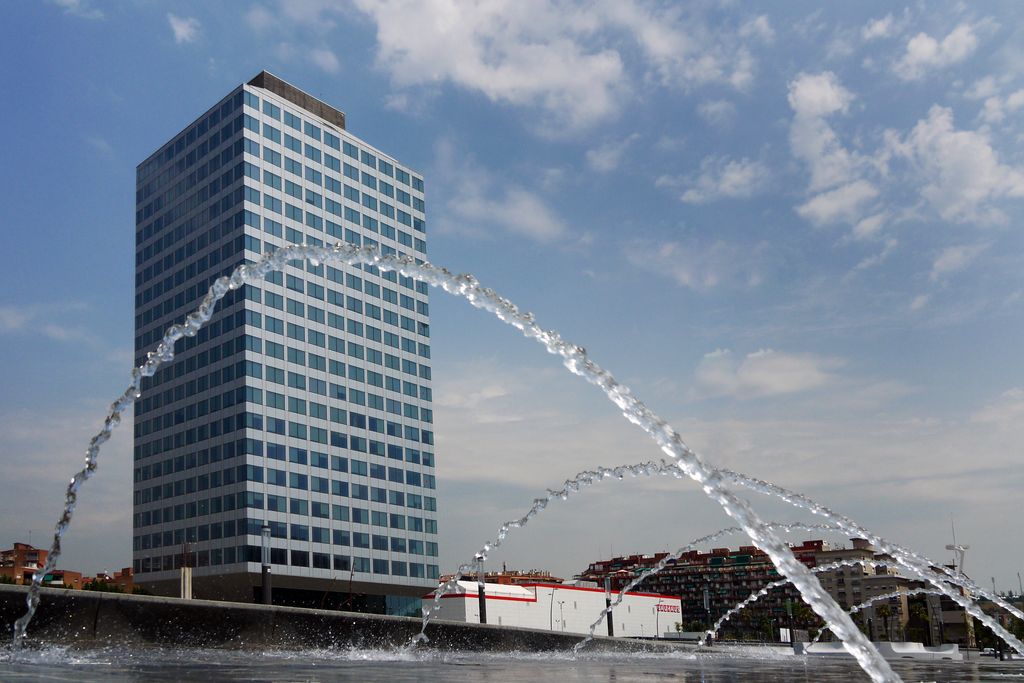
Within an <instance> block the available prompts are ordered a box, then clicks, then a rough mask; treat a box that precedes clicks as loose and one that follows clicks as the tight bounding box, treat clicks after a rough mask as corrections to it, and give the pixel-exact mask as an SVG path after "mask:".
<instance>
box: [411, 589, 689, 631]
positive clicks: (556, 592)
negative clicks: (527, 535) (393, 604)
mask: <svg viewBox="0 0 1024 683" xmlns="http://www.w3.org/2000/svg"><path fill="white" fill-rule="evenodd" d="M484 596H485V599H486V605H487V608H486V609H487V623H488V624H493V625H501V626H519V627H523V628H534V629H543V630H550V631H557V632H564V633H578V634H582V635H585V634H587V633H589V632H590V625H591V624H592V623H594V621H596V620H597V618H598V615H600V614H601V610H603V609H604V607H605V604H606V603H605V591H604V589H601V588H593V587H589V586H576V585H568V584H548V583H543V584H542V583H533V584H520V585H507V584H497V583H487V584H484ZM433 600H434V593H430V594H428V595H425V596H424V597H423V602H424V605H425V606H429V605H430V604H432V603H433ZM679 615H680V610H679V599H678V598H674V597H671V596H667V595H657V594H654V593H626V595H625V597H624V598H623V600H622V603H621V604H619V605H618V606H617V607H616V608H615V609H614V610H613V611H612V625H613V627H614V632H613V635H614V636H616V637H631V638H673V637H677V632H676V624H677V623H678V622H679V621H680V619H679ZM436 616H437V618H438V619H447V620H450V621H461V622H465V623H470V624H478V623H480V600H479V593H478V592H477V582H476V581H460V582H459V584H458V587H457V588H456V590H455V592H452V593H449V594H447V595H445V596H444V597H443V598H441V605H440V608H439V611H438V613H437V615H436ZM594 633H595V634H596V635H601V636H603V635H608V625H607V621H605V620H602V623H601V624H600V625H599V626H598V627H597V629H596V630H595V631H594Z"/></svg>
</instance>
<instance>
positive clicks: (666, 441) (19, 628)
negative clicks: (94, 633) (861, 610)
mask: <svg viewBox="0 0 1024 683" xmlns="http://www.w3.org/2000/svg"><path fill="white" fill-rule="evenodd" d="M292 260H307V261H309V262H310V263H312V264H314V265H316V264H320V263H333V264H345V265H357V264H363V265H373V266H376V267H378V268H380V269H381V270H394V271H398V272H399V273H401V274H402V275H404V276H406V277H414V278H417V279H420V280H423V281H425V282H427V283H429V284H431V285H433V286H436V287H440V288H441V289H443V290H445V291H447V292H449V293H450V294H454V295H458V296H461V297H463V298H465V299H466V300H467V301H469V303H470V304H472V305H473V306H475V307H477V308H481V309H483V310H486V311H489V312H491V313H493V314H494V315H495V316H496V317H497V318H498V319H499V320H501V321H502V322H505V323H506V324H508V325H511V326H512V327H514V328H516V329H517V330H519V331H520V332H521V333H522V334H523V335H524V336H525V337H527V338H530V339H534V340H536V341H538V342H540V343H541V344H542V345H543V346H544V347H545V349H546V350H547V351H548V352H549V353H551V354H554V355H556V356H559V357H560V358H561V359H562V363H563V365H565V367H566V368H567V369H568V370H569V371H570V372H572V373H573V374H575V375H578V376H580V377H582V378H583V379H585V380H587V381H588V382H589V383H591V384H594V385H595V386H597V387H598V388H599V389H600V390H601V391H602V392H603V393H604V394H605V395H606V396H607V398H608V399H609V400H610V401H612V403H614V404H615V405H616V406H617V407H618V408H619V410H620V411H621V413H622V415H623V416H624V417H625V418H626V419H627V420H629V421H630V422H632V423H633V424H635V425H637V426H638V427H640V428H641V429H642V430H643V431H644V432H646V433H647V435H648V436H649V437H650V438H651V439H653V440H654V441H655V443H657V444H658V446H659V447H660V448H661V450H662V451H663V452H664V453H665V454H666V455H667V456H668V457H669V458H670V459H671V461H672V462H671V464H672V465H673V466H674V467H676V468H678V470H679V471H680V472H681V473H682V474H683V475H685V476H687V477H689V478H690V479H692V480H693V481H695V482H697V484H698V485H700V486H701V488H702V489H703V491H704V493H705V494H706V495H707V496H708V497H709V498H710V499H712V500H713V501H715V502H717V503H718V504H719V505H720V506H721V507H722V509H723V510H724V511H725V513H726V514H727V515H728V516H730V517H732V518H733V519H734V520H735V521H736V522H737V523H738V526H739V528H740V529H742V531H744V532H745V533H746V534H747V535H748V536H749V537H750V539H751V541H752V542H753V543H754V544H755V545H756V546H757V547H759V548H760V549H761V550H763V551H764V552H765V553H766V554H767V555H768V556H769V558H770V559H771V560H772V562H773V563H774V564H775V566H776V568H777V569H778V571H779V572H780V573H781V574H782V575H783V576H785V577H786V579H787V580H789V581H790V582H792V583H793V585H794V586H795V587H796V588H797V589H798V590H799V591H800V594H801V596H802V597H803V599H804V601H805V602H806V603H807V604H808V605H809V606H810V608H811V609H812V610H813V611H814V612H815V613H816V614H818V616H820V617H821V618H822V619H824V621H825V623H826V624H827V625H828V627H829V628H830V629H831V630H832V632H833V633H835V634H836V635H837V636H838V637H839V638H840V639H841V640H842V641H843V644H844V646H845V647H846V649H847V650H848V651H849V652H850V653H851V654H852V655H853V656H854V657H855V658H856V660H857V662H858V663H859V664H860V666H861V668H862V669H863V670H864V671H865V672H866V673H867V674H868V675H869V676H870V677H871V678H872V680H875V681H899V680H901V679H900V678H899V676H897V674H896V673H895V672H894V671H893V670H892V668H891V667H890V666H889V664H888V663H887V662H886V661H885V660H884V659H882V657H881V656H880V655H879V653H878V651H877V650H876V649H875V648H874V646H873V645H872V644H871V643H870V641H868V639H867V638H866V637H865V636H864V634H863V633H861V631H860V630H859V629H858V628H857V627H856V625H855V624H854V623H853V621H852V619H851V618H850V616H849V615H848V614H847V613H846V612H845V611H844V610H843V609H841V608H840V607H839V605H838V604H836V602H835V601H834V600H833V599H832V598H831V597H830V596H829V594H828V593H827V592H826V591H825V590H824V589H822V587H821V585H820V583H819V582H818V581H817V579H816V578H815V576H814V575H813V573H812V572H811V571H810V570H809V569H808V568H807V567H806V566H805V565H804V564H803V563H801V562H800V561H798V560H797V559H796V558H795V557H794V555H793V553H792V551H791V550H790V548H789V546H788V544H786V543H785V542H784V541H783V540H782V539H781V538H780V536H779V535H778V533H777V529H775V528H773V525H771V524H767V523H765V522H764V521H763V520H761V518H760V517H759V516H758V515H757V513H756V512H755V511H754V510H753V508H752V507H751V505H750V503H749V501H747V500H746V499H744V498H741V497H739V496H738V495H737V494H736V493H735V492H734V491H733V489H732V488H730V487H729V486H728V484H730V483H731V484H733V485H736V486H741V487H744V488H748V489H751V490H754V491H756V492H759V493H763V494H768V495H773V496H775V497H778V498H780V499H782V500H785V501H787V502H790V503H791V504H793V505H795V506H797V507H800V508H803V509H806V510H808V511H809V512H811V513H813V514H816V515H819V516H822V517H825V518H826V519H827V520H829V522H831V523H832V524H833V525H835V526H836V527H838V528H839V529H841V530H842V531H844V532H845V533H848V534H853V535H858V536H861V537H864V538H867V539H868V540H869V541H871V542H872V543H874V544H875V545H876V547H878V548H880V549H881V550H882V551H883V552H889V553H890V554H892V555H893V556H894V557H895V558H896V560H897V561H898V562H899V563H900V564H901V565H903V566H904V567H905V568H906V569H908V570H909V571H910V572H911V573H912V574H914V575H915V576H920V577H922V578H924V579H926V580H928V581H930V582H932V583H933V584H934V585H935V586H936V589H937V590H939V591H940V592H942V593H943V594H944V595H947V596H948V597H950V598H952V599H954V600H956V601H957V602H958V603H960V604H961V605H962V606H964V608H965V609H967V611H968V612H969V613H970V614H972V615H974V616H976V617H978V618H979V619H981V620H982V621H983V622H984V623H986V624H987V625H989V626H990V627H993V626H994V628H993V630H994V631H995V632H996V633H997V634H998V635H1000V636H1001V637H1003V638H1004V639H1005V640H1006V641H1007V642H1008V643H1009V644H1010V645H1011V646H1012V647H1014V649H1016V650H1018V651H1019V652H1021V653H1024V644H1022V643H1021V642H1020V641H1019V640H1017V639H1016V638H1014V637H1013V636H1012V635H1011V634H1009V633H1008V632H1006V631H1005V629H1002V628H1001V627H999V626H998V624H996V623H995V622H994V621H993V620H992V619H991V618H988V617H987V615H985V614H984V613H982V612H981V610H980V609H979V608H978V607H977V605H976V604H974V603H973V602H972V601H971V600H969V599H967V598H965V597H964V596H962V595H961V594H960V593H959V591H956V590H954V589H953V588H952V586H951V585H950V584H952V585H956V586H965V587H967V588H968V589H969V590H971V591H972V592H973V593H974V594H981V595H985V594H984V593H983V592H982V591H980V589H977V587H976V586H974V585H973V584H972V583H970V582H969V581H967V580H966V578H964V577H953V576H948V575H947V576H945V577H943V579H942V580H939V579H938V578H937V576H936V574H935V572H934V571H932V570H931V569H930V567H931V566H933V563H930V562H929V561H928V560H927V559H926V558H923V557H921V556H919V555H916V554H914V553H911V552H910V551H907V550H905V549H903V548H901V547H899V546H897V545H895V544H889V543H887V542H886V541H884V539H881V538H879V537H877V536H876V535H874V534H870V533H869V532H868V531H867V530H866V529H864V528H863V527H861V526H860V525H857V524H856V523H855V522H853V521H852V520H849V519H848V518H846V517H843V516H841V515H837V514H836V513H834V512H832V511H831V510H829V509H828V508H826V507H824V506H822V505H820V504H818V503H815V502H814V501H812V500H810V499H809V498H806V497H804V496H802V495H800V494H797V493H794V492H791V491H787V490H786V489H783V488H781V487H777V486H775V485H773V484H770V483H768V482H763V481H760V480H756V479H752V478H749V477H745V476H744V475H740V474H738V473H735V472H730V471H728V470H720V469H716V468H714V467H711V466H710V465H708V464H707V463H705V462H704V461H703V459H701V458H700V457H699V456H698V455H697V454H696V453H695V452H694V451H693V450H691V449H690V448H689V447H688V446H687V445H686V444H685V442H684V441H683V439H682V437H681V436H680V435H679V434H678V433H677V432H676V431H675V430H674V429H673V428H672V427H671V425H669V424H668V423H667V422H666V421H665V420H663V419H662V418H660V417H659V416H658V415H657V414H655V413H654V412H653V411H652V410H651V409H650V408H648V407H647V406H646V405H644V403H643V402H641V401H640V400H639V399H637V398H636V397H635V396H634V395H633V394H632V392H631V391H630V390H629V388H628V387H626V386H624V385H622V384H620V383H619V382H618V381H617V380H616V379H615V378H614V377H613V376H612V375H611V374H610V373H609V372H607V371H606V370H605V369H603V368H602V367H601V366H599V365H598V364H597V363H595V362H594V361H593V360H591V359H590V358H589V357H588V355H587V352H586V350H585V349H583V348H582V347H580V346H576V345H574V344H571V343H569V342H567V341H565V340H563V339H562V338H561V336H560V335H558V333H556V332H553V331H550V330H546V329H544V328H542V327H540V326H539V325H537V323H536V322H535V321H534V318H533V315H532V314H530V313H527V312H522V311H520V310H519V308H518V307H517V306H516V305H515V304H513V303H512V302H511V301H509V300H507V299H505V298H503V297H501V296H499V295H498V294H496V293H495V292H494V291H493V290H491V289H488V288H485V287H482V286H480V284H479V283H478V282H477V281H476V279H475V278H474V277H473V276H472V275H467V274H463V275H454V274H453V273H451V272H449V271H448V270H446V269H444V268H439V267H437V266H434V265H432V264H430V263H417V262H416V261H415V260H414V259H411V258H409V257H405V256H396V255H387V254H382V253H381V252H380V251H378V250H376V249H374V248H370V247H362V248H360V247H356V246H353V245H349V244H342V243H338V244H335V245H333V246H327V247H320V246H311V245H293V246H288V247H283V248H281V249H278V250H277V251H274V252H272V253H268V254H266V255H264V256H263V257H262V258H261V259H260V260H259V261H257V262H256V263H254V264H252V265H241V266H239V267H238V268H237V269H235V271H234V272H233V273H232V274H231V275H230V276H229V277H228V276H224V277H220V278H218V279H217V280H216V281H214V283H213V285H212V286H211V287H210V289H209V291H208V292H207V294H206V296H205V297H204V298H203V300H202V302H201V303H200V305H199V307H198V309H197V310H196V311H195V312H193V313H192V314H190V315H189V316H188V317H187V318H186V320H185V321H184V322H183V323H180V324H177V325H173V326H171V327H170V328H169V329H168V330H167V332H166V333H165V334H164V337H163V339H162V340H161V342H160V343H159V344H158V345H157V348H156V350H155V351H153V352H151V353H149V355H148V356H147V359H146V362H145V363H143V364H142V365H141V366H139V367H138V368H135V369H134V370H133V371H132V380H131V383H130V384H129V385H128V387H127V388H126V389H125V391H124V392H123V393H122V395H121V396H120V397H118V399H117V400H116V401H114V403H113V404H112V405H111V407H110V410H109V412H108V414H107V417H106V419H105V420H104V423H103V427H102V429H101V430H100V431H99V432H98V433H97V434H96V435H95V436H94V437H93V438H92V439H91V441H90V443H89V446H88V448H87V450H86V459H85V467H83V469H82V470H81V471H80V472H78V473H76V474H75V475H74V477H72V479H71V481H70V482H69V484H68V487H67V491H66V495H65V502H64V509H63V511H62V514H61V517H60V519H59V521H58V523H57V525H56V527H55V530H54V537H53V543H52V545H51V549H50V554H49V556H48V557H47V562H46V566H45V567H44V569H43V571H40V572H37V573H36V575H35V577H34V579H33V583H32V586H31V589H30V591H29V594H28V597H27V598H26V604H27V610H26V612H25V614H24V616H22V617H21V618H20V619H19V620H18V621H17V622H16V623H15V627H14V646H15V648H18V647H19V646H20V645H21V643H22V641H23V640H24V638H25V635H26V631H27V628H28V625H29V623H30V622H31V620H32V617H33V615H34V614H35V611H36V608H37V607H38V605H39V589H40V585H41V581H42V577H43V576H44V575H45V574H47V573H48V572H49V571H51V570H52V569H53V567H54V566H55V563H56V561H57V558H58V557H59V556H60V551H61V539H62V537H63V535H64V533H65V532H66V530H67V528H68V525H69V524H70V522H71V520H72V517H73V514H74V511H75V507H76V505H77V497H78V492H79V490H80V488H81V486H82V484H83V483H84V482H85V481H86V480H88V479H89V478H90V477H91V476H92V475H93V474H94V473H95V471H96V468H97V464H98V457H99V453H100V447H101V446H102V445H103V444H104V443H105V442H106V441H107V440H108V439H109V438H110V434H111V432H112V431H113V429H114V428H116V427H117V425H118V424H119V423H120V420H121V415H122V414H123V412H124V411H125V410H126V409H127V408H128V406H129V405H131V403H132V402H134V401H135V400H136V399H137V398H139V396H140V395H141V387H142V379H143V377H151V376H152V375H153V374H154V373H155V372H156V371H157V370H158V369H159V367H160V366H161V365H163V364H164V363H168V362H170V361H172V360H173V359H174V345H175V343H176V342H177V341H179V340H180V339H181V338H182V337H191V336H194V335H195V334H196V333H197V332H198V331H199V329H200V328H201V327H202V326H203V325H204V324H206V323H207V322H208V321H209V320H210V317H211V316H212V315H213V312H214V309H215V307H216V305H217V303H218V302H219V301H220V300H221V299H222V298H223V297H224V295H225V294H227V293H228V292H229V291H231V290H236V289H238V288H240V287H242V286H243V285H245V284H247V283H253V282H258V281H260V280H262V279H263V278H265V277H266V276H267V275H269V274H270V273H271V272H274V271H280V270H284V268H285V266H286V265H287V263H288V262H289V261H292ZM584 474H586V477H584V479H586V478H588V477H589V478H591V479H592V480H593V477H591V476H590V475H589V474H587V473H584ZM601 476H602V477H603V476H605V475H604V474H601ZM612 476H615V475H614V474H613V475H612ZM578 479H579V478H578V477H577V480H570V481H575V484H574V485H578V484H579V481H578ZM569 483H570V482H567V484H569ZM563 490H564V491H568V490H575V489H573V486H568V487H567V489H563ZM559 497H564V496H561V495H560V496H559ZM549 500H550V497H549ZM537 502H538V503H539V502H540V499H538V501H537ZM546 504H547V503H546V502H544V503H542V504H540V506H539V507H537V503H535V507H534V508H533V509H531V513H532V514H536V513H537V512H539V510H541V509H543V508H544V506H545V505H546ZM531 513H527V515H526V517H524V518H521V519H520V520H514V521H513V522H510V523H508V524H506V525H505V526H503V527H502V530H499V536H498V538H499V541H498V543H500V540H503V538H504V534H507V533H508V530H509V529H511V528H515V527H516V526H517V524H516V522H520V524H519V525H518V526H522V525H524V524H525V521H526V520H528V519H529V517H530V516H531ZM712 536H715V535H712ZM710 538H711V537H709V539H710ZM493 545H496V544H485V546H484V549H483V551H482V552H483V553H486V552H488V551H489V550H490V547H493ZM478 555H479V554H478ZM463 568H466V567H465V565H464V566H463V567H460V570H462V569H463ZM620 598H621V596H620ZM997 604H1001V606H1003V607H1004V608H1006V609H1009V610H1010V611H1011V613H1014V614H1015V616H1020V614H1019V611H1017V610H1013V609H1010V608H1009V606H1007V605H1006V604H1005V603H1004V602H1003V601H1001V600H1000V601H997ZM428 616H429V614H428V615H426V616H425V621H426V619H427V618H428ZM599 621H600V620H599ZM422 635H423V634H422V633H421V636H422Z"/></svg>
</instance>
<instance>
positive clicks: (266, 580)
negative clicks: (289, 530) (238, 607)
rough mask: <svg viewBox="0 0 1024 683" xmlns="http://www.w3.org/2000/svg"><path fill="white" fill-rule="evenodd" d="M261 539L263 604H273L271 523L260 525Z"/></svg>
mask: <svg viewBox="0 0 1024 683" xmlns="http://www.w3.org/2000/svg"><path fill="white" fill-rule="evenodd" d="M260 540H261V541H262V546H261V548H260V555H261V557H260V560H261V564H262V565H263V567H262V569H263V572H262V581H263V583H262V586H263V604H264V605H272V604H274V600H273V596H272V593H271V592H272V590H273V589H272V588H271V585H270V525H269V524H267V523H266V522H263V526H261V527H260Z"/></svg>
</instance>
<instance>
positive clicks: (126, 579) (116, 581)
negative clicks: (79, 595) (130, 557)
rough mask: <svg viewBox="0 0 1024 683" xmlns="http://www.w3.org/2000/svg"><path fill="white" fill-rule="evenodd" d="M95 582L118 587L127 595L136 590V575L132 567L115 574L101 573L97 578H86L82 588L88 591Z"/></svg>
mask: <svg viewBox="0 0 1024 683" xmlns="http://www.w3.org/2000/svg"><path fill="white" fill-rule="evenodd" d="M94 581H102V582H103V583H105V584H107V585H108V586H117V587H118V588H120V589H121V591H123V592H125V593H131V592H132V591H133V590H134V589H135V575H134V574H133V572H132V568H131V567H124V568H123V569H121V571H119V572H114V573H113V574H110V573H108V572H100V573H99V574H97V575H96V576H90V577H88V578H85V579H83V580H82V587H83V588H86V589H88V587H89V584H91V583H93V582H94Z"/></svg>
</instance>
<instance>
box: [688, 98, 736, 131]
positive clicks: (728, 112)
mask: <svg viewBox="0 0 1024 683" xmlns="http://www.w3.org/2000/svg"><path fill="white" fill-rule="evenodd" d="M697 114H699V115H700V117H701V118H702V119H704V120H705V121H707V122H708V123H710V124H711V125H713V126H727V125H728V124H730V123H732V122H733V120H734V119H735V118H736V105H734V104H733V103H732V102H730V101H728V100H705V101H703V102H701V103H700V104H699V105H697Z"/></svg>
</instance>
